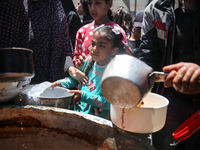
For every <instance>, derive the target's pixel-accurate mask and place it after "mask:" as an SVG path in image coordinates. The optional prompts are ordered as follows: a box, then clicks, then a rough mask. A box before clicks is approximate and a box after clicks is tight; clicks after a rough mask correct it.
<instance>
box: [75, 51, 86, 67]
mask: <svg viewBox="0 0 200 150" xmlns="http://www.w3.org/2000/svg"><path fill="white" fill-rule="evenodd" d="M85 59H86V55H85V53H82V54H81V55H80V56H79V58H78V59H77V62H76V66H77V67H79V68H80V67H81V66H83V63H84V62H85Z"/></svg>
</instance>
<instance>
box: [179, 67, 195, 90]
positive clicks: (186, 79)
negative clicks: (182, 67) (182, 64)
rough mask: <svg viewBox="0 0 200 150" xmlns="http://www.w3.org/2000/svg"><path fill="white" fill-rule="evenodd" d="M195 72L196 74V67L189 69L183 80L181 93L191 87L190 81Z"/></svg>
mask: <svg viewBox="0 0 200 150" xmlns="http://www.w3.org/2000/svg"><path fill="white" fill-rule="evenodd" d="M194 72H195V68H194V67H190V68H188V69H187V71H186V73H185V74H184V76H183V79H182V86H181V89H180V92H185V91H188V89H189V86H190V79H191V77H192V75H193V73H194Z"/></svg>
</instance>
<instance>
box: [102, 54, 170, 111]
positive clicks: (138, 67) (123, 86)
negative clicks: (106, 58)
mask: <svg viewBox="0 0 200 150" xmlns="http://www.w3.org/2000/svg"><path fill="white" fill-rule="evenodd" d="M166 75H167V74H165V73H163V72H154V71H153V69H152V68H151V67H150V66H148V65H147V64H146V63H144V62H143V61H141V60H139V59H137V58H135V57H133V56H129V55H117V56H115V57H114V58H113V59H112V60H111V61H110V63H109V64H108V65H107V67H106V69H105V71H104V74H103V76H102V81H101V89H102V93H103V95H104V97H105V98H106V99H107V100H108V101H109V102H110V103H111V104H112V105H114V106H117V107H120V108H132V107H135V106H136V105H137V104H139V103H140V101H141V99H142V97H143V96H144V95H145V94H146V93H147V92H148V91H150V90H151V88H152V87H153V85H154V82H163V81H164V79H165V77H166Z"/></svg>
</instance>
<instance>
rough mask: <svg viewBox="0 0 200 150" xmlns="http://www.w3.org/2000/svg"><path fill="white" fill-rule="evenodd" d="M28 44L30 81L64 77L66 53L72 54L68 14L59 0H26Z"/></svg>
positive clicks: (38, 81) (52, 79)
mask: <svg viewBox="0 0 200 150" xmlns="http://www.w3.org/2000/svg"><path fill="white" fill-rule="evenodd" d="M29 20H30V23H29V28H30V48H31V49H32V50H33V57H34V58H33V60H34V67H35V77H34V78H33V79H32V83H41V82H44V81H50V82H53V81H56V80H58V79H61V78H64V77H65V76H66V75H67V74H66V73H65V72H64V63H65V58H66V56H72V45H71V40H70V37H69V31H68V25H67V18H66V15H65V13H64V9H63V6H62V3H61V1H60V0H41V1H37V2H30V3H29Z"/></svg>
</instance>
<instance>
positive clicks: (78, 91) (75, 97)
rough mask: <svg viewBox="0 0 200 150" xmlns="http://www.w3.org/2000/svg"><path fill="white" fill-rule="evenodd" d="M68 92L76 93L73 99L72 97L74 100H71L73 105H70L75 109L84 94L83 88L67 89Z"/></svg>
mask: <svg viewBox="0 0 200 150" xmlns="http://www.w3.org/2000/svg"><path fill="white" fill-rule="evenodd" d="M67 92H68V93H74V96H73V99H72V102H71V106H70V109H73V108H74V105H75V104H76V103H77V102H79V101H80V99H81V95H82V93H83V92H82V91H81V90H68V91H67Z"/></svg>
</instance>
